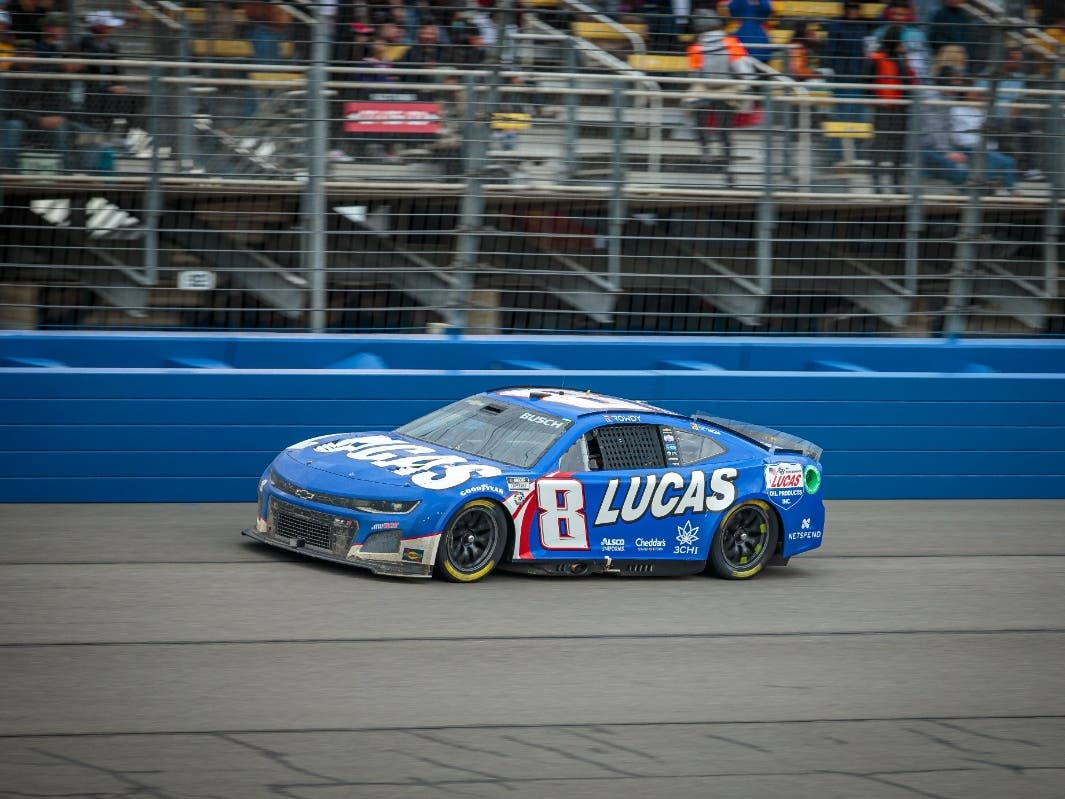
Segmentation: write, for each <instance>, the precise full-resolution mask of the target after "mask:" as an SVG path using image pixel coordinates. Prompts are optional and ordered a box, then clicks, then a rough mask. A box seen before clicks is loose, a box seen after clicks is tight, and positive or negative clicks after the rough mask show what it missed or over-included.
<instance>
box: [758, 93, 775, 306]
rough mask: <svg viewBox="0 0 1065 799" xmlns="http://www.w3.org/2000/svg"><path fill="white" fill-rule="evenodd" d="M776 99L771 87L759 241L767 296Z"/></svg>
mask: <svg viewBox="0 0 1065 799" xmlns="http://www.w3.org/2000/svg"><path fill="white" fill-rule="evenodd" d="M774 112H775V108H774V103H773V92H772V91H767V92H766V93H765V111H764V114H763V115H764V117H765V129H764V131H763V135H762V141H763V145H764V148H765V179H764V180H763V181H762V199H761V201H760V202H759V203H758V223H757V227H756V229H757V231H758V242H757V245H756V253H757V255H756V258H757V262H756V266H757V269H758V290H759V291H760V292H761V293H762V296H766V295H768V294H769V291H770V284H771V282H772V278H773V234H774V232H775V228H776V202H775V197H774V192H773V171H774V162H775V159H774V157H773V156H774V152H773V144H774V139H775V137H774V135H773V133H774V131H773V118H774Z"/></svg>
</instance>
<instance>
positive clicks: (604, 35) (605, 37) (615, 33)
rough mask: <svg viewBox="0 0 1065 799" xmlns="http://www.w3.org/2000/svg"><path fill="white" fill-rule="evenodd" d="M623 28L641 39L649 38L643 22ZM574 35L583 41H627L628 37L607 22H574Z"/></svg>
mask: <svg viewBox="0 0 1065 799" xmlns="http://www.w3.org/2000/svg"><path fill="white" fill-rule="evenodd" d="M622 27H623V28H628V29H629V30H630V31H632V32H633V33H635V34H636V35H637V36H639V37H640V38H641V39H642V38H646V36H647V25H646V23H643V22H634V23H630V24H628V25H622ZM572 30H573V35H574V36H579V37H580V38H582V39H590V40H592V41H611V40H612V41H623V42H624V41H627V40H628V37H627V36H625V34H623V33H622V32H621V31H619V30H618V29H617V28H614V27H613V26H611V25H607V24H606V23H605V22H574V23H573V29H572Z"/></svg>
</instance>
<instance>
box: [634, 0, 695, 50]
mask: <svg viewBox="0 0 1065 799" xmlns="http://www.w3.org/2000/svg"><path fill="white" fill-rule="evenodd" d="M690 11H691V4H690V2H689V0H644V2H643V4H642V5H641V6H640V16H641V17H642V18H643V20H644V21H645V22H646V23H647V32H648V34H649V41H648V47H649V49H650V50H651V51H652V52H665V51H668V50H674V49H676V47H677V43H678V36H679V35H680V33H681V31H683V30H684V29H685V28H686V27H687V24H688V15H689V13H690Z"/></svg>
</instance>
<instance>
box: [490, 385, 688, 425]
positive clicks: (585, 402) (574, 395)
mask: <svg viewBox="0 0 1065 799" xmlns="http://www.w3.org/2000/svg"><path fill="white" fill-rule="evenodd" d="M484 393H485V395H486V396H490V397H493V396H494V397H500V398H502V399H505V400H507V401H509V402H513V403H515V404H517V405H522V406H524V407H528V408H539V409H541V410H543V411H545V412H547V413H553V414H555V415H562V416H570V417H573V418H579V417H582V416H591V415H593V414H601V413H660V414H664V415H666V416H672V417H674V418H687V417H683V416H681V415H680V414H678V413H674V412H673V411H667V410H665V409H664V408H659V407H657V406H655V405H651V404H649V403H647V402H641V401H639V400H626V399H621V398H620V397H611V396H610V395H608V394H598V393H596V392H593V391H576V390H574V389H568V388H558V387H553V386H507V387H505V388H495V389H492V390H491V391H486V392H484Z"/></svg>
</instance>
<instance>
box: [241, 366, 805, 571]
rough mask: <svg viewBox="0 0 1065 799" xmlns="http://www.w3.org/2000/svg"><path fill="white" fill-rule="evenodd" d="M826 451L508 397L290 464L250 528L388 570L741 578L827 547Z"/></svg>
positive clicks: (606, 403) (280, 465)
mask: <svg viewBox="0 0 1065 799" xmlns="http://www.w3.org/2000/svg"><path fill="white" fill-rule="evenodd" d="M820 456H821V450H820V448H819V447H817V446H815V445H814V444H811V443H810V442H808V441H804V440H803V439H800V438H797V437H795V436H791V435H788V434H786V433H782V432H779V431H776V430H771V429H769V428H765V427H760V426H756V425H750V424H745V423H743V422H735V421H729V420H725V419H719V418H716V417H710V416H705V415H702V414H696V415H695V416H693V417H690V418H689V417H686V416H682V415H678V414H675V413H671V412H669V411H666V410H662V409H661V408H656V407H654V406H652V405H649V404H646V403H643V402H632V401H627V400H622V399H617V398H614V397H608V396H604V395H601V394H593V393H590V392H580V391H572V390H565V389H558V388H528V387H521V388H501V389H496V390H493V391H487V392H484V393H482V394H477V395H475V396H472V397H468V398H466V399H463V400H459V401H458V402H454V403H452V404H450V405H447V406H445V407H443V408H440V409H439V410H436V411H433V412H432V413H429V414H428V415H426V416H423V417H421V418H419V419H415V420H414V421H412V422H410V423H408V424H405V425H403V426H402V427H399V428H398V429H396V430H394V431H391V432H357V433H342V434H334V435H324V436H318V437H316V438H312V439H309V440H307V441H301V442H300V443H298V444H294V445H293V446H291V447H289V448H288V449H286V450H285V451H284V452H282V453H281V454H280V455H278V456H277V457H276V458H275V459H274V461H273V463H272V464H271V465H270V467H269V468H268V469H267V470H266V473H265V474H264V475H263V476H262V479H261V480H260V482H259V497H258V514H257V519H256V523H255V526H254V528H251V529H248V530H245V531H244V535H247V536H250V537H251V538H253V539H255V540H257V541H261V542H263V543H266V544H272V545H273V546H277V547H281V548H284V549H288V550H294V551H297V552H300V553H303V554H306V555H311V556H313V557H316V558H321V559H324V560H330V561H336V562H340V563H347V564H351V565H353V566H361V567H364V568H367V569H370V570H371V571H373V572H376V573H378V574H389V575H406V576H411V577H430V576H432V575H434V574H435V575H438V576H439V577H442V578H444V579H447V580H451V581H456V582H473V581H475V580H479V579H481V578H483V577H485V576H487V575H488V574H490V573H491V572H492V571H493V570H494V569H495V568H496V567H501V568H504V569H508V570H517V571H524V572H529V573H536V574H552V575H566V576H580V575H586V574H596V573H607V574H618V575H634V576H636V575H642V576H650V575H674V574H692V573H695V572H701V571H704V570H709V571H711V572H713V573H715V574H717V575H719V576H721V577H725V578H730V579H744V578H748V577H753V576H754V575H756V574H758V573H759V572H760V571H762V569H763V568H764V567H765V566H766V564H767V563H769V562H770V561H773V560H777V561H783V562H787V559H788V558H790V557H791V556H793V555H797V554H799V553H800V552H805V551H807V550H810V549H813V548H815V547H817V546H819V545H820V543H821V537H822V532H823V530H824V518H825V511H824V504H823V503H822V501H821V496H820V493H819V490H820V488H821V465H820V463H819V460H820Z"/></svg>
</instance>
